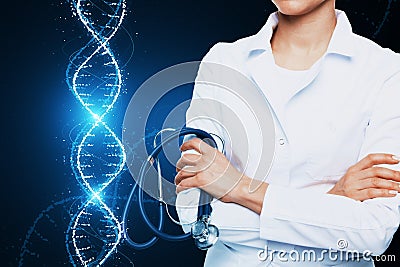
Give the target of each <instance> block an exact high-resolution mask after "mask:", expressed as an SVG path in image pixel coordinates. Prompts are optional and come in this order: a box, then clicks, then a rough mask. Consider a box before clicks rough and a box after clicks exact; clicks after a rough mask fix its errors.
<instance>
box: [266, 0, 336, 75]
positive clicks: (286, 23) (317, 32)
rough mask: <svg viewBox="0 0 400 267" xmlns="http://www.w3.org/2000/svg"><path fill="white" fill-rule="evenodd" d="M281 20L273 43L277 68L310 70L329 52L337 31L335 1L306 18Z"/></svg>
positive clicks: (291, 17) (315, 10)
mask: <svg viewBox="0 0 400 267" xmlns="http://www.w3.org/2000/svg"><path fill="white" fill-rule="evenodd" d="M278 16H279V23H278V27H277V28H276V29H275V32H274V35H273V37H272V39H271V46H272V51H273V54H274V57H275V62H276V64H278V65H279V66H281V67H283V68H287V69H293V70H304V69H309V68H310V67H311V66H312V65H313V64H314V63H315V62H316V61H317V60H318V59H319V58H320V57H321V56H322V55H323V54H324V53H325V52H326V50H327V48H328V45H329V41H330V39H331V37H332V34H333V31H334V29H335V26H336V13H335V7H334V1H325V2H323V3H322V4H321V5H320V6H318V7H316V8H315V9H314V10H312V11H310V12H308V13H305V14H303V15H298V16H288V15H284V14H282V13H278Z"/></svg>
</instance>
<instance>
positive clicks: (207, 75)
mask: <svg viewBox="0 0 400 267" xmlns="http://www.w3.org/2000/svg"><path fill="white" fill-rule="evenodd" d="M216 47H218V44H217V45H216V46H214V47H213V48H212V49H211V50H210V51H209V52H208V53H207V55H206V56H205V57H204V59H203V60H202V62H201V64H200V67H199V71H198V73H197V77H196V81H195V85H194V89H193V96H192V100H191V102H190V106H189V109H188V110H187V112H186V126H187V127H191V128H195V129H201V130H204V131H206V132H208V133H211V134H215V135H216V136H219V137H220V138H221V140H225V139H226V137H225V136H224V132H223V129H222V127H221V126H220V125H221V120H222V118H221V111H220V107H219V103H218V101H217V99H218V98H217V96H216V94H217V91H218V90H219V89H218V86H216V85H213V84H211V83H207V81H208V80H211V77H212V76H213V75H214V74H213V69H212V65H210V64H209V63H216V56H217V53H216V52H215V49H216ZM214 137H215V136H214ZM214 139H215V141H216V143H217V146H218V148H219V149H220V150H221V149H222V147H223V146H224V145H223V144H222V142H221V140H220V139H219V138H217V137H215V138H214ZM185 153H195V152H192V151H189V152H185ZM199 193H200V191H199V189H190V190H185V191H182V192H180V193H179V194H178V195H177V199H176V209H177V212H178V216H179V219H180V222H181V223H184V225H183V227H182V228H183V230H184V232H186V233H187V232H189V231H190V227H191V225H190V223H192V222H194V221H196V219H197V207H198V200H199Z"/></svg>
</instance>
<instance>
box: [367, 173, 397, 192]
mask: <svg viewBox="0 0 400 267" xmlns="http://www.w3.org/2000/svg"><path fill="white" fill-rule="evenodd" d="M369 188H377V189H387V190H392V191H397V192H400V186H399V184H398V183H396V182H392V181H388V180H385V179H382V178H377V177H374V178H368V179H364V180H361V181H360V188H359V189H361V190H363V189H369Z"/></svg>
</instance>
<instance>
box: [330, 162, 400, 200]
mask: <svg viewBox="0 0 400 267" xmlns="http://www.w3.org/2000/svg"><path fill="white" fill-rule="evenodd" d="M399 162H400V160H399V159H398V158H397V157H395V156H393V155H390V154H370V155H368V156H367V157H365V158H363V159H362V160H360V161H359V162H358V163H356V164H355V165H353V166H351V167H350V168H349V169H348V170H347V172H346V174H345V175H344V176H343V177H342V178H341V179H340V180H339V181H338V182H337V183H336V185H335V186H334V187H333V188H332V189H331V190H330V191H329V192H328V193H329V194H334V195H341V196H346V197H349V198H352V199H354V200H360V201H364V200H367V199H372V198H377V197H394V196H396V195H397V193H398V192H400V185H399V183H398V182H400V172H398V171H394V170H390V169H388V168H384V167H376V166H375V165H379V164H398V163H399Z"/></svg>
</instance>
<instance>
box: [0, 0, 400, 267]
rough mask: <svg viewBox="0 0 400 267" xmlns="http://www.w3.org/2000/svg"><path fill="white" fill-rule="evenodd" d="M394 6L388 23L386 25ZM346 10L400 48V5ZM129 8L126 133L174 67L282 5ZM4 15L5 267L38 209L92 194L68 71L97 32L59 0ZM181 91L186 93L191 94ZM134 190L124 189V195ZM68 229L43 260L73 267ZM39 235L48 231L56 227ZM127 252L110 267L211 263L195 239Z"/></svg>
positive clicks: (122, 42)
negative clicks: (74, 151) (134, 110)
mask: <svg viewBox="0 0 400 267" xmlns="http://www.w3.org/2000/svg"><path fill="white" fill-rule="evenodd" d="M388 4H391V8H390V9H389V13H388V14H387V19H386V20H385V23H384V24H383V27H382V28H381V30H379V31H378V29H379V25H380V23H381V22H382V21H383V19H384V17H385V12H386V11H387V10H386V9H387V7H388ZM337 6H338V7H339V8H341V9H343V10H345V11H346V12H347V14H348V16H349V17H350V20H351V21H352V24H353V28H354V31H355V32H356V33H359V34H361V35H364V36H366V37H368V38H372V39H374V40H375V41H376V42H378V43H379V44H381V45H382V46H385V47H389V48H391V49H392V50H394V51H397V52H399V51H400V41H399V38H398V35H399V32H398V26H399V25H400V16H399V15H398V14H400V13H399V12H400V2H399V1H383V0H381V1H379V0H374V1H363V0H352V1H350V0H348V1H345V0H338V1H337ZM128 9H129V10H130V12H129V13H128V16H127V17H126V19H125V21H124V24H123V25H124V27H125V28H126V32H127V33H129V34H130V35H131V36H132V38H133V43H134V53H133V57H132V58H130V52H131V51H132V47H131V46H132V44H131V42H130V39H129V36H128V35H127V34H126V32H125V33H124V32H123V31H121V33H119V34H118V35H117V37H116V39H115V40H114V41H112V48H113V49H114V50H115V51H119V53H118V54H117V56H118V57H119V59H120V62H121V63H122V65H125V66H124V67H123V70H124V73H123V74H124V77H125V78H126V79H125V80H124V82H125V84H124V88H125V93H124V94H123V95H122V96H121V99H120V101H118V103H117V105H116V109H115V110H114V111H113V113H114V114H116V115H115V116H114V117H112V118H111V119H110V124H111V127H112V128H113V129H115V130H116V132H120V131H121V124H122V119H123V113H124V109H125V107H126V106H127V104H128V101H129V99H130V97H131V96H132V94H133V92H134V91H135V89H136V88H137V87H138V86H139V85H140V84H141V83H142V82H143V81H144V80H146V79H147V78H148V77H150V76H151V75H152V74H154V73H156V72H157V71H159V70H161V69H163V68H164V67H167V66H171V65H173V64H176V63H180V62H184V61H190V60H200V59H201V58H202V57H203V56H204V54H205V53H206V52H207V51H208V49H209V48H210V47H211V46H212V45H213V44H215V43H216V42H219V41H234V40H237V39H239V38H241V37H244V36H248V35H251V34H254V33H256V32H257V31H258V30H259V29H260V28H261V26H262V25H263V24H264V23H265V21H266V18H267V17H268V14H269V13H271V12H272V11H274V7H273V5H272V4H271V3H270V2H269V1H268V0H263V1H261V0H258V1H256V0H253V1H239V0H231V1H223V0H203V1H197V2H189V1H167V0H141V1H130V0H128ZM396 14H397V15H396ZM0 20H1V24H0V25H1V26H0V31H1V50H0V52H1V62H0V66H1V67H0V68H1V71H0V74H1V80H0V88H1V98H0V99H1V105H0V109H1V138H0V142H1V148H2V153H1V154H0V157H1V161H0V162H1V186H0V190H1V192H0V203H1V205H2V210H1V223H0V229H1V233H0V238H1V249H0V266H17V265H18V261H19V255H20V252H21V246H22V244H23V242H24V240H25V235H26V233H27V232H28V230H29V227H30V226H31V225H32V224H33V222H34V220H35V218H36V217H37V216H38V214H40V212H41V211H42V210H43V209H45V208H46V207H48V206H49V205H52V204H54V202H56V201H59V200H62V199H66V198H70V197H75V196H80V195H84V193H83V192H82V191H81V190H80V189H79V187H78V185H77V183H76V181H75V178H74V177H73V176H72V174H71V169H70V166H69V159H68V158H69V154H70V147H71V138H72V139H73V138H74V134H76V132H75V131H74V129H75V126H79V125H80V123H82V122H84V121H85V118H86V116H87V114H86V113H85V112H84V111H83V110H82V108H81V106H80V105H79V104H78V103H77V101H76V100H75V99H74V98H73V96H72V94H71V92H70V91H69V90H68V88H67V85H66V83H65V69H66V67H67V64H68V57H69V55H70V54H71V53H72V52H73V51H74V50H75V49H77V48H79V46H80V45H82V44H84V42H85V40H87V38H88V36H87V34H86V32H85V31H84V29H83V27H82V26H81V25H80V24H79V22H78V21H77V19H76V17H75V18H72V17H71V10H70V8H69V7H68V4H66V3H62V2H59V1H49V0H40V1H28V0H25V1H7V2H5V3H4V1H3V3H2V15H1V18H0ZM136 33H137V34H136ZM180 97H181V98H182V100H183V99H186V98H188V97H190V92H189V93H188V94H186V95H182V96H180ZM123 176H124V177H123V178H121V181H122V182H123V181H124V180H123V179H125V182H126V183H127V181H128V180H129V179H130V178H129V175H127V173H125V174H123ZM121 188H122V187H121ZM126 194H127V190H123V188H122V190H121V196H122V197H124V196H126ZM54 205H56V204H54ZM62 212H63V211H60V213H62ZM64 212H65V210H64ZM52 216H55V217H56V216H57V215H52ZM61 217H62V216H60V218H61ZM63 218H64V217H63ZM60 221H61V222H62V220H60ZM64 226H66V222H64V224H63V223H58V224H57V229H58V230H59V231H58V232H55V233H52V234H49V236H50V235H51V238H52V241H48V242H47V243H49V244H44V243H43V242H38V245H35V244H32V248H34V249H36V250H38V251H43V252H42V254H41V256H40V259H39V260H37V261H36V263H35V266H62V265H69V264H68V259H67V258H66V254H65V252H64V247H65V244H64V232H63V231H65V228H64ZM53 232H54V231H53ZM36 234H37V236H40V235H46V229H45V228H42V229H41V232H40V233H36ZM42 241H43V240H42ZM43 244H44V245H43ZM40 246H42V247H40ZM119 251H120V253H119V255H117V256H115V257H114V258H113V259H111V260H110V262H109V263H108V264H107V265H109V266H130V265H128V261H127V260H126V259H124V257H123V256H121V255H126V256H127V257H128V258H130V259H131V260H132V261H133V262H134V263H135V266H155V265H156V264H157V265H162V266H187V265H189V264H190V266H201V265H202V264H201V263H202V260H201V258H202V257H203V254H202V253H201V252H199V251H197V250H196V249H195V248H194V246H193V245H192V242H191V241H188V242H184V243H180V244H175V243H174V244H170V243H167V242H160V243H158V244H157V245H156V246H155V247H154V248H152V249H150V250H148V251H139V252H135V251H133V250H131V249H129V247H127V246H124V245H122V246H121V247H120V249H119ZM386 254H396V256H397V258H398V261H400V237H395V240H394V241H393V242H392V245H391V247H390V248H389V250H388V251H387V252H386ZM397 265H398V263H397ZM397 265H396V264H392V265H390V264H382V263H377V266H397ZM27 266H28V265H27ZM31 266H32V265H31Z"/></svg>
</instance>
